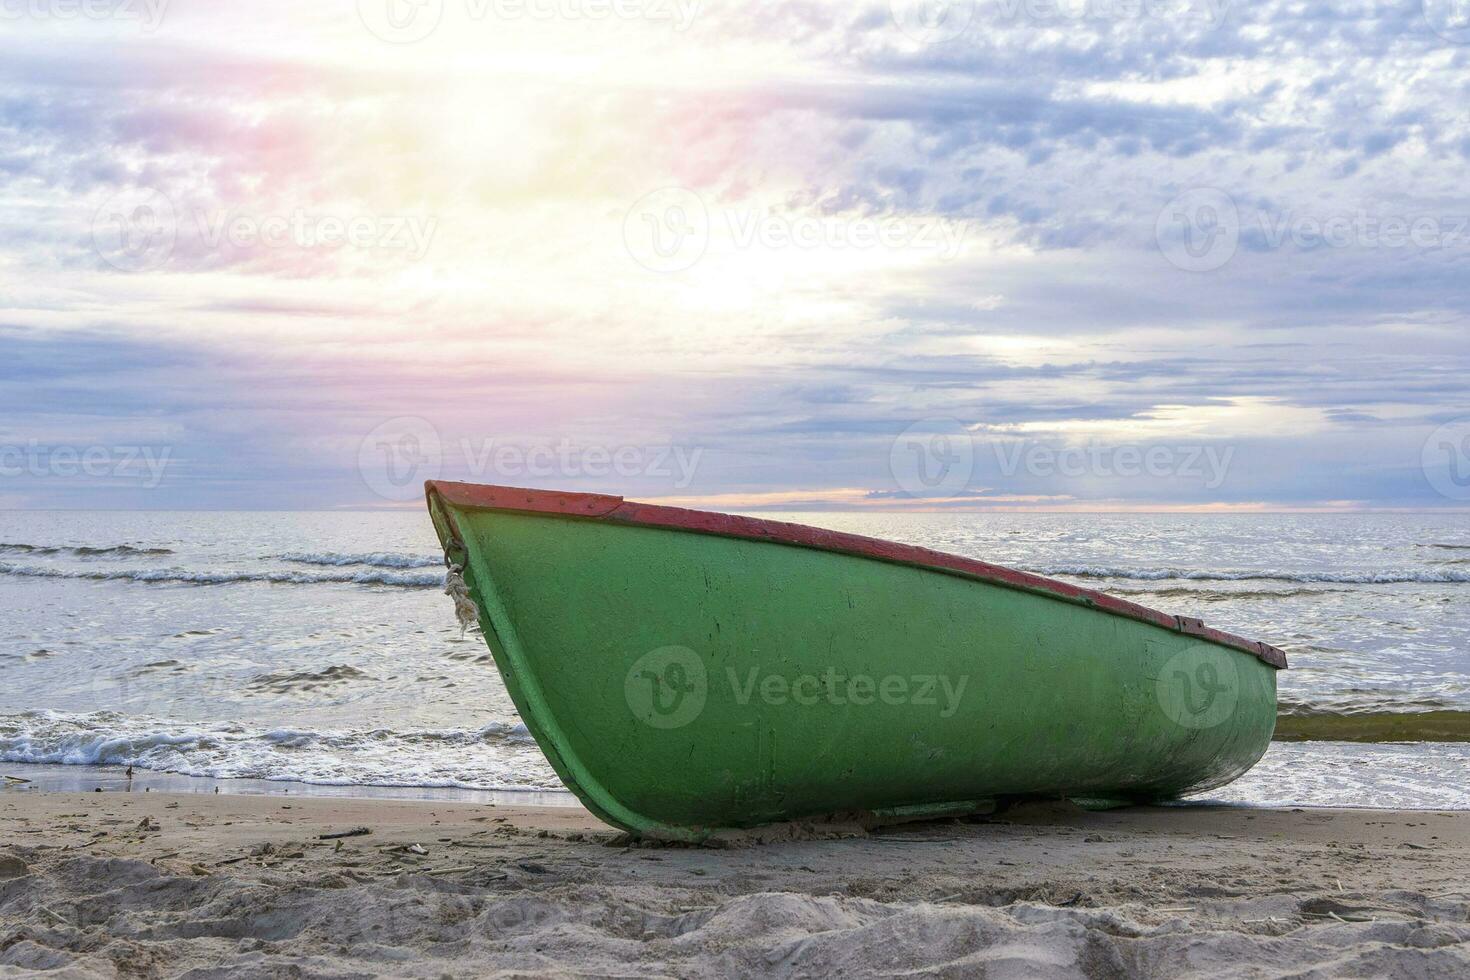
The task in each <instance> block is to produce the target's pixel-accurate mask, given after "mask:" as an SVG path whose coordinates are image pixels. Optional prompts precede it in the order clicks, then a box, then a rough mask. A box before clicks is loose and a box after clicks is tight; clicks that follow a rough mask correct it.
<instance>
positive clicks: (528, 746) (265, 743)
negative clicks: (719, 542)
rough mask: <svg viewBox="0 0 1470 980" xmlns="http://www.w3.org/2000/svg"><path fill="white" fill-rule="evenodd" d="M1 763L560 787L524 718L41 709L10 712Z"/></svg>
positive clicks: (336, 781) (346, 782) (354, 782)
mask: <svg viewBox="0 0 1470 980" xmlns="http://www.w3.org/2000/svg"><path fill="white" fill-rule="evenodd" d="M0 762H10V763H38V764H51V765H68V766H87V765H92V766H98V765H107V766H136V767H137V768H139V769H151V770H155V771H158V772H173V773H180V774H182V775H186V776H210V777H214V778H220V779H236V778H242V779H265V780H270V781H273V782H281V781H286V782H302V783H312V784H316V785H322V786H425V787H449V788H458V789H484V790H548V789H553V790H554V789H560V788H561V783H560V781H559V780H558V779H557V778H556V775H555V773H554V772H552V770H551V767H550V766H549V765H548V764H547V763H546V761H545V760H544V759H543V758H542V756H541V753H540V750H539V749H537V747H536V744H535V741H534V740H533V739H532V738H531V735H530V733H529V732H528V731H527V730H526V727H525V726H524V725H523V724H520V723H514V724H507V723H503V722H496V723H492V724H489V725H486V726H485V727H483V728H478V729H444V730H418V731H403V732H395V731H390V730H386V729H374V730H370V731H305V730H297V729H288V728H275V729H252V728H249V727H246V726H242V725H233V724H231V725H219V726H205V725H192V724H189V723H183V722H174V721H163V720H159V719H151V718H142V717H135V716H126V715H121V714H118V713H116V712H94V713H91V714H71V713H67V712H57V711H33V712H26V713H24V714H22V715H12V716H8V717H4V718H0Z"/></svg>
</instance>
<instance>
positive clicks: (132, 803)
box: [0, 790, 1470, 978]
mask: <svg viewBox="0 0 1470 980" xmlns="http://www.w3.org/2000/svg"><path fill="white" fill-rule="evenodd" d="M359 827H366V828H369V829H370V830H371V833H370V834H366V835H362V836H355V837H345V838H340V839H339V840H327V841H323V840H321V839H319V838H320V837H321V835H323V834H331V833H341V832H344V831H349V830H352V829H355V828H359ZM624 843H625V841H624V840H623V839H622V838H621V837H620V836H619V835H616V834H615V833H614V832H612V831H610V830H608V829H607V828H605V827H603V826H602V825H601V824H599V823H598V822H597V821H596V820H595V819H593V818H592V817H591V816H590V815H588V814H586V813H585V812H583V811H581V810H578V809H572V808H538V807H516V806H485V805H470V804H463V803H436V802H403V801H386V800H352V799H321V798H296V797H291V798H287V799H283V798H281V797H260V796H229V795H220V796H214V795H208V796H204V795H198V794H177V795H175V794H164V793H146V794H145V793H142V792H134V793H86V794H81V793H47V792H37V791H27V792H17V791H13V790H12V791H8V792H4V793H0V976H3V977H8V976H18V975H24V974H28V973H29V972H30V971H46V975H47V976H50V977H58V978H59V977H83V976H85V977H93V976H98V977H154V976H158V977H164V976H169V977H173V976H186V977H232V978H233V977H254V976H262V977H264V976H270V977H282V976H292V977H297V976H302V977H364V976H373V975H387V976H413V977H440V976H456V977H458V976H492V975H544V974H548V973H564V974H579V975H586V974H591V975H602V976H623V977H633V976H636V977H640V978H642V977H653V976H664V975H668V976H742V975H744V976H748V975H752V974H773V975H778V976H813V975H825V974H833V973H842V974H846V975H852V976H857V975H868V974H875V973H881V974H888V975H892V974H905V975H921V976H930V975H945V976H984V977H1115V976H1145V977H1153V976H1160V977H1163V976H1168V977H1177V976H1187V975H1199V976H1208V977H1219V976H1250V977H1265V976H1301V977H1317V976H1321V977H1328V976H1331V977H1342V976H1363V977H1367V976H1374V977H1377V976H1404V977H1431V976H1434V977H1447V976H1470V921H1467V915H1470V894H1467V892H1470V813H1438V812H1397V811H1383V810H1356V811H1345V810H1305V811H1302V810H1291V811H1273V810H1248V809H1209V808H1200V807H1189V808H1158V809H1135V810H1124V811H1115V812H1112V813H1102V814H1093V813H1083V812H1081V811H1077V810H1075V809H1072V808H1070V807H1066V806H1064V805H1055V806H1032V807H1027V808H1023V809H1021V810H1018V811H1012V812H1011V813H1009V814H1004V815H1001V816H999V817H993V818H990V819H988V820H985V821H971V822H959V821H947V822H937V823H922V824H910V825H906V826H903V827H899V828H888V829H885V830H881V831H877V832H874V833H873V834H871V835H860V836H849V837H839V838H833V837H822V836H820V835H818V836H817V837H816V838H815V839H806V840H792V841H786V842H782V843H768V844H761V845H757V846H750V847H743V848H738V849H723V850H714V849H708V848H698V849H696V848H674V847H628V846H623V845H624Z"/></svg>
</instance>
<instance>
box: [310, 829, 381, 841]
mask: <svg viewBox="0 0 1470 980" xmlns="http://www.w3.org/2000/svg"><path fill="white" fill-rule="evenodd" d="M371 833H372V831H371V830H369V829H368V828H367V827H357V828H355V829H353V830H343V831H339V832H338V833H335V834H318V835H317V840H338V839H340V838H343V837H363V836H365V835H367V834H371Z"/></svg>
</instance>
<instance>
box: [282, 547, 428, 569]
mask: <svg viewBox="0 0 1470 980" xmlns="http://www.w3.org/2000/svg"><path fill="white" fill-rule="evenodd" d="M280 557H281V561H289V562H295V563H296V564H298V565H328V566H342V565H370V566H372V567H373V568H440V567H442V566H443V565H444V559H443V557H439V558H426V557H423V556H421V555H400V554H395V553H393V552H390V551H375V552H373V553H371V554H363V555H352V554H340V553H338V552H335V551H323V552H303V551H292V552H288V553H287V554H284V555H281V556H280Z"/></svg>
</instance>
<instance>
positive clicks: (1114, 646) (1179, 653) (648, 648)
mask: <svg viewBox="0 0 1470 980" xmlns="http://www.w3.org/2000/svg"><path fill="white" fill-rule="evenodd" d="M430 507H431V511H432V512H433V515H434V521H435V526H436V528H437V529H438V532H439V536H440V539H441V541H442V542H443V543H444V546H445V550H446V554H447V555H448V557H449V559H450V561H451V563H453V564H456V565H462V566H463V569H464V575H465V578H466V581H467V583H468V584H469V587H470V591H471V594H472V595H473V596H474V598H475V601H476V603H477V604H478V606H479V611H480V622H481V625H482V627H483V628H484V632H485V637H486V640H487V641H488V643H489V646H490V649H491V651H492V652H493V654H494V657H495V662H496V665H497V666H498V667H499V669H500V673H501V676H502V678H503V679H504V681H505V685H506V688H507V689H508V690H509V692H510V695H511V697H512V699H513V700H514V702H515V705H516V707H517V709H518V710H519V711H520V713H521V716H522V718H523V719H524V720H525V723H526V726H527V728H528V729H529V730H530V731H531V733H532V735H533V736H534V737H535V738H536V741H537V743H538V744H539V745H540V746H541V748H542V749H543V751H545V753H546V756H547V758H548V759H549V760H550V762H551V764H552V766H553V767H554V768H555V769H556V772H557V774H558V775H559V776H560V777H561V779H562V780H563V781H564V782H565V783H566V784H567V786H568V787H569V788H570V789H571V790H572V791H573V792H574V793H576V794H577V796H578V797H580V798H581V800H582V801H583V802H584V803H585V804H586V805H587V806H588V808H590V809H591V810H592V811H593V812H594V813H596V814H597V815H598V816H599V817H601V818H602V819H604V820H606V821H607V822H609V823H611V824H614V825H616V826H619V827H622V828H625V829H627V830H630V831H634V832H637V833H642V834H651V835H658V836H664V837H674V838H680V839H698V838H700V837H702V836H704V835H706V834H708V833H709V832H710V831H712V830H714V829H719V828H732V827H747V826H752V825H756V824H760V823H765V822H771V821H779V820H789V819H794V818H800V817H806V816H816V815H822V814H829V813H835V812H844V811H859V810H860V811H872V812H876V813H889V814H892V815H895V816H897V815H922V814H926V813H934V814H939V813H946V812H956V813H958V812H969V811H974V810H979V809H982V808H984V807H986V806H988V805H991V804H992V802H993V801H994V800H996V799H997V798H1004V797H1012V796H1051V797H1056V796H1069V797H1074V798H1085V799H1088V800H1095V801H1104V800H1106V801H1117V800H1138V801H1146V800H1159V799H1169V798H1173V797H1178V796H1180V795H1182V794H1185V793H1190V792H1195V791H1199V790H1205V789H1209V788H1212V787H1215V786H1220V785H1222V784H1224V783H1227V782H1229V781H1230V780H1232V779H1235V778H1236V777H1237V776H1239V775H1240V774H1241V773H1243V772H1245V771H1246V770H1247V769H1249V768H1250V767H1251V766H1252V765H1253V764H1254V763H1255V762H1256V760H1257V759H1259V758H1260V756H1261V754H1262V753H1263V752H1264V751H1265V749H1266V747H1267V744H1268V743H1269V741H1270V739H1271V732H1272V727H1273V725H1274V722H1275V717H1276V680H1275V669H1274V668H1273V667H1271V666H1269V665H1268V664H1266V663H1264V662H1262V661H1261V660H1260V659H1258V658H1257V657H1254V656H1251V655H1250V654H1247V653H1244V652H1242V651H1240V650H1238V649H1232V648H1230V647H1227V646H1224V645H1220V644H1216V643H1213V642H1209V641H1205V640H1201V639H1200V638H1199V637H1197V636H1190V635H1186V634H1184V633H1181V632H1178V631H1173V630H1168V629H1164V628H1161V627H1159V626H1157V625H1153V624H1150V623H1146V622H1140V621H1138V620H1135V619H1130V618H1128V617H1125V616H1120V615H1113V614H1109V613H1106V612H1102V611H1099V610H1097V609H1094V608H1090V607H1089V606H1088V605H1086V604H1083V603H1078V602H1067V601H1063V600H1060V599H1057V598H1054V597H1051V596H1047V595H1041V594H1036V593H1034V592H1029V591H1024V590H1020V589H1016V588H1008V587H1005V586H1002V585H997V584H994V583H992V582H987V581H983V580H979V579H976V578H974V577H970V576H966V575H961V574H956V573H953V572H949V571H936V570H933V569H930V568H924V567H915V566H912V565H909V564H901V563H894V562H889V561H882V560H876V559H873V558H865V557H856V556H853V555H850V554H842V553H838V552H833V551H826V550H820V549H816V548H810V547H796V546H792V545H787V544H780V543H774V542H771V541H763V540H750V539H743V538H737V537H726V536H721V535H717V534H699V533H692V532H689V531H685V530H675V529H668V528H660V527H648V526H639V525H636V524H628V523H619V522H616V521H611V520H598V519H589V518H584V517H569V516H562V515H556V514H547V513H523V512H515V511H507V510H498V509H481V508H475V507H464V506H459V505H457V504H454V503H449V502H446V501H445V500H443V499H442V498H441V497H440V496H439V495H437V494H435V493H433V492H432V491H431V493H430ZM701 674H702V675H703V676H702V678H701V676H700V675H701Z"/></svg>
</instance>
